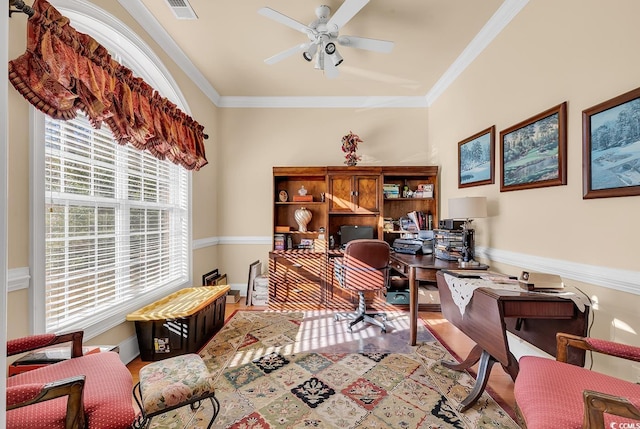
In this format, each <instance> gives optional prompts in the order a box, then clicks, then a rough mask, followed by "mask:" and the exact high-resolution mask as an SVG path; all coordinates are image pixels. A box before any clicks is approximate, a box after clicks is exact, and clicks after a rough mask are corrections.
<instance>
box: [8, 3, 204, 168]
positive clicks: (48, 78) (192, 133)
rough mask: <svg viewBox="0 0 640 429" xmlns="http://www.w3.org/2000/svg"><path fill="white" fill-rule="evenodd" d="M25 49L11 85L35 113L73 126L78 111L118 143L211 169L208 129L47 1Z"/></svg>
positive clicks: (12, 66) (12, 68) (39, 7)
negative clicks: (104, 128) (206, 143)
mask: <svg viewBox="0 0 640 429" xmlns="http://www.w3.org/2000/svg"><path fill="white" fill-rule="evenodd" d="M33 8H34V9H35V13H34V14H33V16H32V17H30V18H29V21H28V27H27V36H28V40H27V50H26V52H25V53H24V54H23V55H21V56H20V57H18V58H16V59H15V60H12V61H10V62H9V80H10V81H11V83H12V84H13V86H14V87H15V88H16V89H17V90H18V91H19V92H20V93H21V94H22V95H23V96H24V97H25V98H26V99H27V100H28V101H29V102H30V103H31V104H33V105H34V106H35V107H36V108H38V109H39V110H41V111H43V112H44V113H46V114H47V115H49V116H51V117H53V118H56V119H63V120H68V119H72V118H74V117H75V116H76V112H77V111H78V109H80V110H82V111H83V112H85V113H86V114H87V116H88V117H89V119H90V121H91V123H92V124H93V126H95V127H96V128H99V127H100V126H101V124H102V122H103V121H104V122H105V123H106V124H107V125H108V126H109V128H111V131H112V133H113V135H114V137H115V138H116V140H117V141H118V142H119V143H120V144H126V143H131V144H132V145H133V146H135V147H136V148H138V149H141V150H148V151H149V152H151V153H152V154H153V155H154V156H156V157H157V158H160V159H165V158H166V159H169V160H171V161H173V162H175V163H176V164H180V165H182V166H184V167H185V168H187V169H189V170H199V169H200V167H202V166H204V165H206V164H207V160H206V158H205V153H204V152H205V151H204V132H203V127H202V126H201V125H200V124H198V122H196V121H195V120H194V119H193V118H191V117H190V116H189V115H187V114H185V113H184V112H182V111H181V110H180V109H179V108H178V107H177V106H176V105H175V104H173V103H172V102H171V101H169V100H168V99H166V98H164V97H161V96H160V95H159V94H158V92H157V91H156V90H154V89H153V88H152V87H151V86H149V85H148V84H147V83H146V82H145V81H144V80H142V79H141V78H138V77H135V76H134V75H133V72H132V71H131V70H130V69H128V68H127V67H124V66H123V65H121V64H120V63H118V62H117V61H115V60H113V59H112V58H111V55H109V53H108V52H107V50H106V48H104V47H103V46H102V45H100V44H99V43H98V42H96V41H95V40H94V39H93V38H92V37H90V36H88V35H86V34H83V33H80V32H78V31H76V30H75V29H74V28H73V27H71V26H70V25H69V19H68V18H66V17H64V16H62V15H61V14H60V12H58V11H57V10H56V9H55V8H54V7H53V6H51V5H50V4H49V3H48V2H47V1H45V0H35V2H34V4H33Z"/></svg>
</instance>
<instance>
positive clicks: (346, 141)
mask: <svg viewBox="0 0 640 429" xmlns="http://www.w3.org/2000/svg"><path fill="white" fill-rule="evenodd" d="M358 143H362V139H361V138H360V136H358V135H357V134H354V133H353V131H349V134H347V135H345V136H343V137H342V151H343V152H344V153H346V155H345V156H344V158H345V161H344V163H345V164H347V165H348V166H354V165H356V164H357V163H358V161H360V160H361V159H362V157H361V156H358V155H357V154H356V151H357V150H358Z"/></svg>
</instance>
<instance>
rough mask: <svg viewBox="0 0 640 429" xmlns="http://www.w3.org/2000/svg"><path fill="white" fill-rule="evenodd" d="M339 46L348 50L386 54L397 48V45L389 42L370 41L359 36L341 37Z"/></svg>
mask: <svg viewBox="0 0 640 429" xmlns="http://www.w3.org/2000/svg"><path fill="white" fill-rule="evenodd" d="M338 44H340V45H341V46H346V47H348V48H357V49H365V50H367V51H374V52H382V53H384V54H388V53H389V52H391V51H392V50H393V47H394V46H395V43H393V42H391V41H389V40H378V39H368V38H366V37H358V36H340V37H338Z"/></svg>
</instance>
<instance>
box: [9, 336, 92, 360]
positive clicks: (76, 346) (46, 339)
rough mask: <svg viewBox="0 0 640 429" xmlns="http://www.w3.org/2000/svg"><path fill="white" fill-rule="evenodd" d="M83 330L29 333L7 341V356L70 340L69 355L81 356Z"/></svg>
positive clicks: (73, 356)
mask: <svg viewBox="0 0 640 429" xmlns="http://www.w3.org/2000/svg"><path fill="white" fill-rule="evenodd" d="M83 336H84V331H75V332H67V333H61V334H42V335H30V336H28V337H22V338H16V339H13V340H9V341H7V356H13V355H17V354H19V353H25V352H29V351H32V350H37V349H41V348H43V347H47V346H52V345H54V344H62V343H68V342H71V357H72V358H75V357H79V356H82V338H83Z"/></svg>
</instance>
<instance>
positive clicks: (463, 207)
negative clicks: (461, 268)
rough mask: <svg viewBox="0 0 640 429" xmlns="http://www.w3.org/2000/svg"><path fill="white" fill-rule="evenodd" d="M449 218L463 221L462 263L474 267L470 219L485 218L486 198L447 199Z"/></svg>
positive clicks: (472, 235) (472, 231)
mask: <svg viewBox="0 0 640 429" xmlns="http://www.w3.org/2000/svg"><path fill="white" fill-rule="evenodd" d="M449 217H450V218H451V219H460V220H464V224H463V225H462V231H463V233H462V261H461V262H463V263H465V264H466V263H470V265H475V264H476V262H475V261H474V260H473V257H474V256H475V251H474V233H475V231H474V230H473V228H471V222H472V221H473V219H472V218H481V217H487V198H486V197H463V198H450V199H449ZM463 265H464V264H463Z"/></svg>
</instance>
